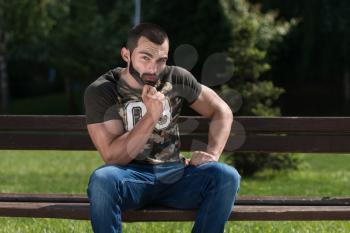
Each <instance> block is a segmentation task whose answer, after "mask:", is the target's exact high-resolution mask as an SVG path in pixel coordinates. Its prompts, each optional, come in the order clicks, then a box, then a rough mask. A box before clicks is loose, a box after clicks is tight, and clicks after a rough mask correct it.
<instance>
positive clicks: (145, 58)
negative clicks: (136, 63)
mask: <svg viewBox="0 0 350 233" xmlns="http://www.w3.org/2000/svg"><path fill="white" fill-rule="evenodd" d="M141 59H142V60H145V61H149V60H151V58H149V57H147V56H142V57H141Z"/></svg>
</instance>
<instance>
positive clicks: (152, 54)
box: [129, 37, 169, 86]
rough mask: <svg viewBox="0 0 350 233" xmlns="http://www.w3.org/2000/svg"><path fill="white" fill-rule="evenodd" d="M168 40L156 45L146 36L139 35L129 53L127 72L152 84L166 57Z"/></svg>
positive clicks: (161, 69)
mask: <svg viewBox="0 0 350 233" xmlns="http://www.w3.org/2000/svg"><path fill="white" fill-rule="evenodd" d="M168 52H169V42H168V40H165V41H164V43H163V44H161V45H158V44H155V43H153V42H151V41H150V40H148V39H147V38H146V37H140V39H139V41H138V43H137V47H136V48H135V49H134V51H133V52H132V54H131V58H130V64H129V72H130V74H131V75H132V76H133V77H134V78H135V79H136V80H140V79H142V80H143V83H146V84H149V85H152V86H154V85H155V83H156V82H157V81H158V79H159V74H160V73H161V72H162V71H163V70H164V68H165V66H166V61H167V59H168Z"/></svg>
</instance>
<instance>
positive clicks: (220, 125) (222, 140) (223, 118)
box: [207, 110, 233, 161]
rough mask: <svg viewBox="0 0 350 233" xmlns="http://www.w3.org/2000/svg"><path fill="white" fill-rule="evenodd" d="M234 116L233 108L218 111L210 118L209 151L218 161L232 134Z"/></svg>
mask: <svg viewBox="0 0 350 233" xmlns="http://www.w3.org/2000/svg"><path fill="white" fill-rule="evenodd" d="M232 122H233V116H232V112H231V110H226V111H224V110H222V111H216V112H215V113H214V115H213V116H212V118H211V120H210V125H209V135H208V146H207V153H209V154H212V155H214V156H215V160H216V161H218V160H219V157H220V155H221V153H222V151H223V150H224V147H225V145H226V142H227V139H228V137H229V136H230V132H231V126H232Z"/></svg>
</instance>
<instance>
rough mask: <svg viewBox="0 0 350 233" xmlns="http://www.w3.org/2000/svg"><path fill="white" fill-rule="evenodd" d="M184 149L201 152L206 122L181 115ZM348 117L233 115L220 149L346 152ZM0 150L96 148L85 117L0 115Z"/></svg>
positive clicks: (349, 147) (349, 130)
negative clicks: (233, 117)
mask: <svg viewBox="0 0 350 233" xmlns="http://www.w3.org/2000/svg"><path fill="white" fill-rule="evenodd" d="M179 125H180V134H181V147H182V149H183V150H204V149H205V148H206V143H207V139H208V129H209V120H208V119H206V118H203V117H194V116H181V117H180V120H179ZM349 136H350V117H235V119H234V123H233V126H232V130H231V135H230V138H229V140H228V142H227V145H226V147H225V151H232V152H234V151H236V152H249V151H259V152H339V153H341V152H350V143H349ZM0 149H58V150H95V147H94V145H93V143H92V142H91V140H90V138H89V135H88V133H87V130H86V124H85V116H84V115H0Z"/></svg>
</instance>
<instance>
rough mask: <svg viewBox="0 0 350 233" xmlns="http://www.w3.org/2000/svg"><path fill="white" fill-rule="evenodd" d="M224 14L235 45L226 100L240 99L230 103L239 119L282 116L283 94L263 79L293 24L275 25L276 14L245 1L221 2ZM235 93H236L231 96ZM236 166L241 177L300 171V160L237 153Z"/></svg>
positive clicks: (231, 50) (223, 90) (223, 89)
mask: <svg viewBox="0 0 350 233" xmlns="http://www.w3.org/2000/svg"><path fill="white" fill-rule="evenodd" d="M222 3H223V7H224V9H225V13H226V15H227V17H228V19H229V20H230V22H231V23H232V35H233V43H232V46H231V47H230V48H229V50H228V55H229V57H230V58H231V59H232V60H233V62H234V74H233V78H232V79H231V80H230V81H229V82H228V83H227V84H225V85H223V86H222V87H221V91H220V94H221V96H222V97H223V98H224V99H225V100H230V99H237V93H239V95H241V99H242V103H243V104H242V105H241V106H238V107H240V108H237V106H235V104H236V103H234V102H230V101H227V102H228V103H229V105H231V108H232V109H233V111H236V114H237V115H249V116H251V115H255V116H279V115H280V114H281V113H280V109H279V107H278V106H276V101H277V100H278V98H279V96H280V95H281V94H283V93H284V90H283V89H282V88H279V87H275V86H274V84H273V83H272V81H271V80H261V75H262V74H263V73H265V72H266V71H268V70H269V69H270V68H271V67H270V64H269V63H268V56H271V54H273V53H272V51H273V48H274V46H275V45H276V44H277V43H281V42H282V41H283V36H284V35H285V34H286V33H287V32H288V31H289V29H290V27H291V26H292V23H288V22H281V21H276V14H275V13H274V12H270V13H266V14H262V13H261V12H260V10H259V8H258V7H256V6H255V7H254V6H251V5H250V4H248V3H247V2H246V1H243V0H224V1H222ZM232 89H234V90H235V91H236V92H232ZM232 158H233V161H232V162H233V163H234V165H235V166H236V168H237V169H238V170H239V172H240V173H241V174H242V175H245V176H249V175H253V174H254V173H256V172H258V171H260V170H264V169H266V168H272V169H276V170H281V169H290V168H297V164H298V160H297V159H296V158H294V157H292V156H289V155H288V154H268V153H234V156H232Z"/></svg>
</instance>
